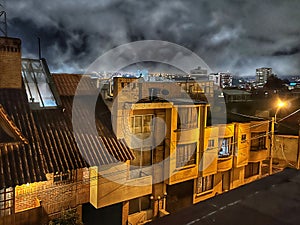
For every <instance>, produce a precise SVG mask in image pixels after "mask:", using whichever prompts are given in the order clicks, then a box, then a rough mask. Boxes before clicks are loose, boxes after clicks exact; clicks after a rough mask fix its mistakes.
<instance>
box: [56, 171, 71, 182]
mask: <svg viewBox="0 0 300 225" xmlns="http://www.w3.org/2000/svg"><path fill="white" fill-rule="evenodd" d="M71 180H72V173H71V172H70V171H68V172H56V173H55V174H54V177H53V181H54V183H65V182H70V181H71Z"/></svg>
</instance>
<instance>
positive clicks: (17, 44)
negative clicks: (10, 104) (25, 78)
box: [0, 37, 22, 88]
mask: <svg viewBox="0 0 300 225" xmlns="http://www.w3.org/2000/svg"><path fill="white" fill-rule="evenodd" d="M21 87H22V76H21V40H20V39H17V38H4V37H1V38H0V88H21Z"/></svg>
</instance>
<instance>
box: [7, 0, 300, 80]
mask: <svg viewBox="0 0 300 225" xmlns="http://www.w3.org/2000/svg"><path fill="white" fill-rule="evenodd" d="M5 5H6V12H7V18H8V34H9V36H16V37H20V38H21V39H22V40H23V43H24V44H23V48H22V53H23V57H34V58H37V57H38V42H37V37H40V38H41V44H42V56H43V57H45V58H46V59H47V61H48V63H49V66H50V69H51V71H53V72H70V73H72V72H84V70H85V69H86V67H87V66H88V65H90V64H91V63H92V62H93V61H94V60H95V59H97V57H99V56H100V55H101V54H103V53H105V52H106V51H108V50H110V49H111V48H113V47H116V46H119V45H121V44H125V43H129V42H132V41H137V40H151V39H154V40H163V41H169V42H173V43H176V44H178V45H182V46H184V47H186V48H188V49H190V50H191V51H193V52H195V53H196V54H198V55H199V56H200V57H201V58H202V59H203V60H204V61H205V62H206V63H207V64H208V65H209V66H210V68H211V69H212V70H213V71H230V72H232V73H233V74H236V75H255V69H256V68H260V67H272V68H273V71H274V73H275V74H278V75H280V76H282V75H299V73H300V62H299V56H300V49H299V44H300V40H299V29H298V26H297V25H298V21H299V19H300V15H299V13H298V12H299V9H300V3H299V1H294V0H291V1H288V2H282V1H277V0H276V1H264V2H259V1H251V2H250V1H246V2H245V1H230V0H227V1H213V2H211V1H172V4H169V3H168V1H159V2H156V1H148V2H138V1H101V2H99V1H89V2H88V3H83V2H79V1H64V2H63V3H62V2H57V1H52V2H47V4H43V3H41V2H39V1H34V0H31V1H27V2H26V3H24V2H20V1H16V0H12V1H9V2H6V4H5ZM142 69H143V68H142ZM146 69H147V68H146ZM191 69H193V68H191Z"/></svg>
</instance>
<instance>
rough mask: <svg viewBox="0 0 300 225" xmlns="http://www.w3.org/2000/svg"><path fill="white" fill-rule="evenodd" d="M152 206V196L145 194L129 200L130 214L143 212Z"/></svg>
mask: <svg viewBox="0 0 300 225" xmlns="http://www.w3.org/2000/svg"><path fill="white" fill-rule="evenodd" d="M150 208H151V200H150V196H143V197H140V198H135V199H132V200H130V201H129V214H133V213H137V212H141V211H143V210H147V209H150Z"/></svg>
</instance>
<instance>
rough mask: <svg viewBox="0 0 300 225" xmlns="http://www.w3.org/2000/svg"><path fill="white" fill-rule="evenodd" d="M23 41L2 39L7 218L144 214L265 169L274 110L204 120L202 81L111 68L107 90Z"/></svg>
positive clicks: (1, 179) (2, 201)
mask: <svg viewBox="0 0 300 225" xmlns="http://www.w3.org/2000/svg"><path fill="white" fill-rule="evenodd" d="M20 44H21V43H20V40H19V39H12V38H4V39H2V38H1V39H0V56H1V57H0V81H1V83H0V162H1V163H0V170H1V171H2V172H1V176H0V224H4V225H6V224H15V225H22V224H33V225H35V224H47V222H48V220H49V219H52V218H56V217H59V216H60V213H61V211H62V210H65V209H74V210H76V211H77V213H78V214H79V215H80V218H82V219H83V221H84V222H85V224H87V225H88V224H89V223H90V221H95V220H99V221H101V223H102V224H142V223H145V222H147V221H149V220H152V219H155V218H158V217H161V216H164V215H166V214H168V213H172V212H175V211H177V210H178V209H180V208H183V207H185V206H188V205H191V204H194V203H197V202H199V201H202V200H204V199H207V198H210V197H212V196H214V195H216V194H221V193H223V192H226V191H229V190H231V189H233V188H236V187H238V186H240V185H243V184H245V183H248V182H251V181H253V180H255V179H258V178H260V177H262V176H264V175H265V174H266V171H267V170H265V169H266V168H268V166H269V165H268V158H269V156H270V151H269V146H270V140H269V121H259V122H249V123H231V124H219V125H213V126H207V125H206V120H207V119H206V117H207V116H206V115H207V113H208V112H207V110H208V107H209V105H208V104H207V101H206V98H205V92H204V91H203V90H201V87H200V86H199V85H198V84H196V83H188V84H186V83H185V84H186V88H183V87H182V84H181V83H179V84H178V83H176V82H144V81H143V79H138V78H114V80H113V85H114V88H113V99H112V100H111V98H107V100H106V99H105V98H104V97H102V96H108V95H109V96H110V97H111V95H112V93H111V92H112V91H111V89H110V88H107V87H106V88H103V90H100V89H99V88H100V87H104V86H101V85H99V82H97V80H95V79H92V78H91V77H90V76H87V75H78V74H56V75H51V74H50V73H49V70H48V67H47V64H46V61H45V60H32V59H23V60H21V53H20V50H21V49H20ZM2 56H3V57H2ZM4 59H6V60H4ZM105 91H109V93H106V94H105ZM98 93H101V95H99V96H98ZM276 155H277V154H276ZM296 155H297V154H296ZM288 157H290V156H288ZM112 215H113V216H112Z"/></svg>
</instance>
